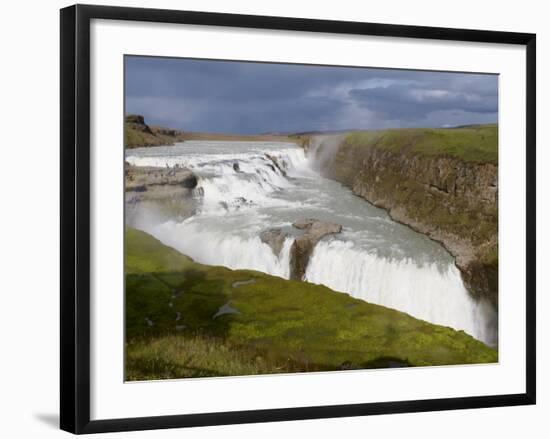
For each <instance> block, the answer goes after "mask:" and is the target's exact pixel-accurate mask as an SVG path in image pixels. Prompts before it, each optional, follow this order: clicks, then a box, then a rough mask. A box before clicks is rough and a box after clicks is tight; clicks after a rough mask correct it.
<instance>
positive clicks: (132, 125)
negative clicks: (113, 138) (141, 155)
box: [124, 114, 184, 148]
mask: <svg viewBox="0 0 550 439" xmlns="http://www.w3.org/2000/svg"><path fill="white" fill-rule="evenodd" d="M183 140H184V132H183V131H179V130H174V129H171V128H164V127H157V126H149V125H147V124H146V123H145V119H144V117H143V116H141V115H139V114H130V115H127V116H126V117H125V119H124V146H125V147H126V148H138V147H141V146H160V145H173V144H174V143H175V142H181V141H183Z"/></svg>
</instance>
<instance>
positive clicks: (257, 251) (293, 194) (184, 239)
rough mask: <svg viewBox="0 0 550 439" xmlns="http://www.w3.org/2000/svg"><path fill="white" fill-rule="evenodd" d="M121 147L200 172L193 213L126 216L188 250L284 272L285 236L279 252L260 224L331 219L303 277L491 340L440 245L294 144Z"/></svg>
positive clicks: (138, 158)
mask: <svg viewBox="0 0 550 439" xmlns="http://www.w3.org/2000/svg"><path fill="white" fill-rule="evenodd" d="M127 154H128V155H127V157H126V160H127V161H128V162H130V163H132V164H134V165H137V166H176V165H178V166H185V167H188V168H190V169H192V170H193V172H194V173H195V174H196V175H197V176H198V177H199V184H198V187H197V188H196V189H195V196H196V198H197V200H198V203H199V210H198V212H197V213H196V215H194V216H191V217H189V218H187V219H185V220H183V221H177V220H175V219H170V220H168V221H165V220H163V221H160V222H159V221H157V222H155V221H153V220H152V218H153V217H154V216H153V215H150V214H149V215H147V216H145V215H144V216H143V217H142V220H141V221H140V220H139V219H137V220H136V223H134V226H136V227H139V228H142V229H144V230H146V231H148V232H150V233H152V234H153V235H154V236H156V237H157V238H158V239H160V240H161V241H163V242H164V243H166V244H167V245H170V246H172V247H174V248H176V249H178V250H180V251H181V252H183V253H185V254H187V255H189V256H190V257H192V258H193V259H194V260H196V261H198V262H201V263H205V264H210V265H224V266H226V267H229V268H233V269H238V268H246V269H254V270H259V271H263V272H266V273H269V274H272V275H276V276H280V277H284V278H288V277H289V259H290V257H289V252H290V247H291V245H292V242H293V238H287V239H286V241H285V243H284V246H283V249H282V251H281V253H280V255H279V256H278V257H277V256H275V255H274V254H273V252H272V250H271V248H270V247H269V246H268V245H267V244H264V243H262V242H261V240H260V238H259V235H260V233H261V231H262V230H265V229H268V228H272V227H282V228H283V229H285V230H286V231H288V232H289V233H291V234H294V235H296V234H299V233H300V232H299V231H298V230H296V229H294V228H292V226H291V224H292V222H293V221H295V220H297V219H299V218H304V217H308V218H309V217H311V218H317V219H320V220H328V221H332V222H336V223H339V224H342V226H343V232H342V233H341V234H339V235H334V236H332V237H326V238H324V239H323V240H322V241H320V242H319V243H318V244H317V246H316V248H315V250H314V253H313V255H312V257H311V260H310V262H309V265H308V267H307V271H306V275H305V280H307V281H309V282H314V283H320V284H324V285H326V286H328V287H330V288H332V289H334V290H337V291H342V292H346V293H349V294H351V295H353V296H354V297H357V298H360V299H364V300H366V301H368V302H371V303H377V304H380V305H384V306H387V307H391V308H394V309H398V310H400V311H404V312H406V313H408V314H410V315H412V316H415V317H417V318H420V319H423V320H427V321H430V322H432V323H436V324H441V325H446V326H451V327H453V328H455V329H462V330H464V331H465V332H467V333H469V334H471V335H472V336H474V337H476V338H478V339H479V340H482V341H484V342H485V343H487V344H490V345H496V343H497V329H496V311H495V310H494V309H493V308H492V306H491V305H489V304H488V303H485V302H479V301H475V300H473V299H472V297H471V296H470V295H469V293H468V292H467V290H466V288H465V287H464V285H463V283H462V279H461V277H460V273H459V272H458V270H457V268H456V267H455V265H454V261H453V259H452V257H451V256H450V255H449V254H448V253H447V252H446V251H445V249H444V248H443V247H441V245H439V244H438V243H435V242H433V241H431V240H430V239H428V238H427V237H426V236H424V235H421V234H418V233H416V232H414V231H412V230H411V229H409V228H408V227H405V226H403V225H401V224H398V223H395V222H394V221H392V220H391V219H390V218H389V217H388V215H387V214H386V213H385V212H384V211H382V210H381V209H378V208H376V207H374V206H372V205H371V204H369V203H367V202H366V201H365V200H363V199H360V198H358V197H356V196H355V195H353V194H352V192H351V191H350V190H349V189H347V188H345V187H344V186H342V185H340V184H339V183H337V182H334V181H332V180H329V179H326V178H323V177H322V176H320V175H319V174H318V173H317V172H316V171H315V169H317V167H316V166H315V163H310V162H309V160H308V158H306V156H305V155H304V152H303V150H302V149H300V148H298V147H296V146H295V145H293V144H289V143H282V142H271V143H269V142H199V141H193V142H184V143H183V144H178V145H176V146H173V147H157V148H143V149H133V150H131V151H129V152H128V153H127Z"/></svg>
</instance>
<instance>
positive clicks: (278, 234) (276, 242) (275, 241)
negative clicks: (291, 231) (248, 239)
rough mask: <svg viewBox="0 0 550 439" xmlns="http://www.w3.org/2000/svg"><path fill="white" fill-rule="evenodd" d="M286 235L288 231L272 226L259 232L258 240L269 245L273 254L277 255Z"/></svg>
mask: <svg viewBox="0 0 550 439" xmlns="http://www.w3.org/2000/svg"><path fill="white" fill-rule="evenodd" d="M288 236H289V235H288V233H286V232H284V231H283V230H282V229H281V228H273V229H268V230H264V231H263V232H262V233H260V240H261V241H262V242H263V243H264V244H267V245H269V246H270V247H271V250H272V251H273V254H274V255H275V256H277V257H279V255H280V254H281V250H282V249H283V245H284V243H285V240H286V238H287V237H288Z"/></svg>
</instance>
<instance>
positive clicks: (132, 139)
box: [124, 114, 296, 148]
mask: <svg viewBox="0 0 550 439" xmlns="http://www.w3.org/2000/svg"><path fill="white" fill-rule="evenodd" d="M184 140H229V141H231V140H233V141H239V140H240V141H250V142H252V141H261V142H270V141H272V142H277V141H279V142H295V141H296V139H292V138H290V137H289V136H286V135H272V134H265V135H264V134H259V135H239V134H223V133H200V132H192V131H181V130H177V129H172V128H165V127H160V126H155V125H147V124H146V123H145V119H144V117H143V116H141V115H139V114H129V115H127V116H126V118H125V120H124V146H125V147H126V148H139V147H145V146H161V145H173V144H174V143H177V142H183V141H184Z"/></svg>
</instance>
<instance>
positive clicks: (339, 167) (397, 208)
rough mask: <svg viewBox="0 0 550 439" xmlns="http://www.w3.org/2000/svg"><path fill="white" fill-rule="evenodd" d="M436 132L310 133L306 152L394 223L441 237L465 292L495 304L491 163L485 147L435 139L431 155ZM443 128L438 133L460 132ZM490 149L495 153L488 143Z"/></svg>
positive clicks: (495, 180) (494, 183)
mask: <svg viewBox="0 0 550 439" xmlns="http://www.w3.org/2000/svg"><path fill="white" fill-rule="evenodd" d="M490 128H491V129H490V132H492V131H493V129H492V127H490ZM464 130H470V131H472V128H464ZM494 130H495V131H496V127H494ZM439 131H444V130H425V132H420V131H419V130H406V131H404V132H399V135H397V136H395V132H393V133H388V132H379V133H377V135H372V134H371V135H369V136H363V137H362V136H360V135H356V134H351V135H347V136H340V137H339V138H335V137H333V138H326V137H325V138H323V137H318V138H315V137H312V138H310V143H309V154H315V155H317V156H319V157H320V158H321V167H322V170H323V171H325V172H326V173H327V175H328V176H329V177H331V178H334V179H335V180H338V181H340V182H341V183H343V184H345V185H346V186H348V187H350V188H351V189H352V190H353V192H354V193H355V194H357V195H359V196H361V197H363V198H365V199H366V200H368V201H370V202H371V203H373V204H374V205H376V206H378V207H381V208H384V209H386V210H387V211H388V212H389V214H390V216H391V217H392V218H393V219H395V220H396V221H399V222H401V223H403V224H406V225H408V226H410V227H411V228H413V229H415V230H417V231H419V232H421V233H424V234H426V235H428V236H429V237H431V238H432V239H434V240H436V241H439V242H441V243H442V244H443V245H444V246H445V247H446V248H447V249H448V250H449V252H450V253H451V254H453V255H454V256H455V258H456V264H457V267H458V268H459V269H460V271H461V273H462V277H463V280H464V282H465V284H466V286H467V287H468V289H469V290H470V292H471V293H472V294H473V295H474V296H478V297H479V296H482V297H485V298H488V299H490V301H491V302H492V303H493V304H495V305H497V303H498V242H497V240H498V208H497V202H498V165H497V164H496V160H494V159H493V157H492V156H491V155H489V154H488V150H489V146H490V145H485V146H487V148H485V150H484V151H481V152H480V151H477V153H476V154H473V155H472V154H470V153H471V151H468V153H467V154H465V153H464V150H467V148H469V145H465V146H464V149H461V148H455V149H454V150H453V151H451V152H449V151H448V150H449V148H447V147H448V146H449V145H448V144H445V142H446V138H445V137H443V138H442V139H441V142H442V143H443V144H444V145H443V146H445V145H446V148H442V149H447V151H446V152H442V153H438V152H437V148H438V147H437V146H433V145H437V143H432V142H434V141H437V136H438V135H439V134H440V133H439ZM450 131H451V132H445V134H444V136H452V135H453V134H455V133H453V132H452V131H457V133H456V135H457V137H458V138H460V136H461V134H462V133H460V132H459V130H450ZM473 131H475V129H473ZM470 134H472V133H469V134H468V136H466V137H467V138H468V141H470V142H472V141H473V142H475V137H476V133H475V132H474V133H473V135H472V136H470ZM434 135H435V137H436V138H435V139H433V138H432V137H434ZM477 135H478V136H479V141H480V142H484V141H486V140H487V139H486V138H485V137H483V136H486V135H487V132H485V130H484V129H480V130H479V132H478V133H477ZM426 136H427V137H429V138H426ZM388 137H390V138H388ZM482 137H483V138H482ZM491 142H492V140H491ZM426 145H430V146H429V148H428V147H427V146H426ZM455 146H456V145H455ZM472 147H473V148H474V149H475V145H472ZM331 148H332V153H330V151H328V153H327V150H330V149H331ZM494 149H495V155H496V149H497V147H496V143H495V145H494ZM483 155H485V156H486V157H483V159H479V157H480V156H483ZM327 157H328V158H327Z"/></svg>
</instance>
